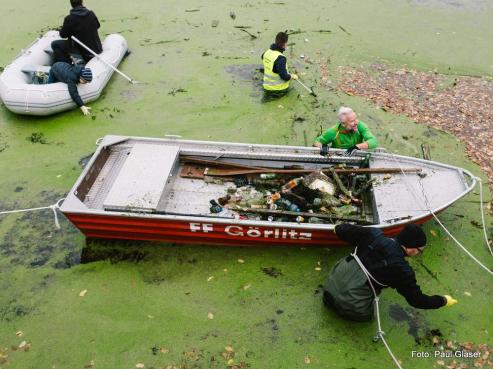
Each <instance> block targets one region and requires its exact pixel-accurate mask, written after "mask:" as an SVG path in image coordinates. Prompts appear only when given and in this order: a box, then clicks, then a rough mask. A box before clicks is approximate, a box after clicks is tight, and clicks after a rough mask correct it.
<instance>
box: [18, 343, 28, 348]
mask: <svg viewBox="0 0 493 369" xmlns="http://www.w3.org/2000/svg"><path fill="white" fill-rule="evenodd" d="M26 345H27V342H26V341H22V342H21V343H19V346H17V347H19V348H20V349H21V348H23V347H24V346H26Z"/></svg>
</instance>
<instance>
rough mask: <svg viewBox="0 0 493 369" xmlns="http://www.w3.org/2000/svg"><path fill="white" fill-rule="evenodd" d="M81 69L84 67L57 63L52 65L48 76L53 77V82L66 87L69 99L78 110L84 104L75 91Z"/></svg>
mask: <svg viewBox="0 0 493 369" xmlns="http://www.w3.org/2000/svg"><path fill="white" fill-rule="evenodd" d="M82 68H84V67H83V66H81V65H72V64H69V63H64V62H58V63H55V64H53V65H52V66H51V69H50V75H52V76H53V79H54V81H55V82H63V83H66V84H67V85H68V92H69V94H70V97H71V98H72V100H74V102H75V103H76V104H77V106H78V107H79V108H80V107H81V106H83V105H84V102H83V101H82V99H81V97H80V95H79V91H78V90H77V84H78V83H79V80H80V72H81V70H82Z"/></svg>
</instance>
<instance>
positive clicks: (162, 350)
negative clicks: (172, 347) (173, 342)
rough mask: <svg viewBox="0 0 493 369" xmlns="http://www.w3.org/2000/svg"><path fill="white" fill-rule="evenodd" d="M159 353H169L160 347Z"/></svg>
mask: <svg viewBox="0 0 493 369" xmlns="http://www.w3.org/2000/svg"><path fill="white" fill-rule="evenodd" d="M159 352H160V353H161V354H167V353H168V352H169V350H168V349H167V348H164V347H161V348H160V349H159Z"/></svg>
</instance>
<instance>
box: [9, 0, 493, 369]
mask: <svg viewBox="0 0 493 369" xmlns="http://www.w3.org/2000/svg"><path fill="white" fill-rule="evenodd" d="M87 6H88V7H90V8H92V9H94V10H95V11H96V13H97V15H98V17H99V18H100V20H101V33H102V35H106V34H109V33H113V32H119V33H121V34H122V35H123V36H124V37H126V38H127V40H128V42H129V45H130V48H131V51H132V54H131V55H130V56H129V57H128V58H126V59H125V60H124V61H123V63H122V64H121V65H120V67H121V69H122V70H123V71H124V72H125V73H126V74H128V75H130V76H131V77H132V78H134V79H136V80H138V81H142V82H143V83H141V84H136V85H131V84H129V83H128V82H127V81H125V80H124V79H122V78H121V77H119V76H118V75H114V76H113V77H112V79H111V81H110V83H109V84H108V86H107V87H106V89H105V91H104V94H103V96H102V97H101V98H100V99H99V100H98V101H97V102H94V103H91V104H90V106H91V107H92V112H93V115H92V117H89V118H88V117H84V116H82V114H81V112H80V111H78V110H74V111H71V112H66V113H63V114H59V115H56V116H52V117H47V118H39V117H37V118H36V117H23V116H17V115H13V114H11V113H10V112H8V111H7V110H6V108H5V107H4V106H3V105H2V106H0V173H1V176H0V209H2V210H3V209H19V208H30V207H37V206H45V205H51V204H53V203H55V202H56V201H57V200H58V199H60V198H62V197H64V195H65V194H66V193H67V191H68V190H69V189H70V187H71V186H72V184H73V183H74V181H75V180H76V178H77V177H78V176H79V174H80V172H81V170H82V166H83V165H84V163H86V162H87V160H88V157H89V156H90V154H91V153H92V152H94V150H95V142H96V140H97V139H98V138H99V137H102V136H104V135H106V134H119V135H137V136H153V137H163V136H164V135H166V134H175V135H181V136H182V137H184V138H187V139H200V140H217V141H240V142H254V143H271V144H290V145H305V144H306V145H310V144H311V143H312V141H313V139H314V137H315V136H316V135H317V134H318V133H319V131H320V129H321V127H322V129H325V128H327V127H328V126H330V125H332V124H334V123H335V121H336V114H335V112H336V110H337V109H338V107H339V106H341V105H347V106H351V107H353V108H354V109H355V111H356V112H357V113H358V114H359V117H360V119H361V120H363V121H364V122H366V123H367V124H368V125H369V126H370V128H371V129H372V130H373V132H374V133H375V135H376V137H377V138H378V140H379V142H380V145H381V146H383V147H386V148H387V149H388V150H390V151H392V152H397V153H399V154H404V155H411V156H416V157H421V155H422V152H421V146H422V144H425V145H428V146H429V147H430V148H431V155H432V159H433V160H436V161H440V162H444V163H449V164H453V165H456V166H459V167H463V168H465V169H468V170H470V171H472V172H473V173H474V174H476V175H478V176H481V178H483V180H484V181H485V185H484V190H485V200H486V201H487V202H489V201H490V199H491V195H490V191H489V189H488V185H487V177H486V175H485V172H483V171H481V169H480V168H479V166H478V164H480V165H482V168H483V169H484V170H485V171H488V168H489V167H490V166H491V159H490V162H489V163H486V164H484V163H483V162H481V161H480V160H479V159H481V158H483V159H484V160H486V161H487V160H488V157H490V155H488V154H487V153H488V152H489V151H488V150H489V148H488V144H489V142H488V140H489V139H488V138H487V136H484V134H485V132H484V130H487V129H489V130H491V123H492V122H491V112H490V115H489V116H488V115H478V114H479V113H478V109H483V108H484V107H480V106H477V105H476V101H475V97H474V94H469V95H467V100H464V101H460V100H461V99H462V98H461V96H466V95H464V94H465V92H464V91H463V90H461V88H462V86H463V83H465V82H467V81H469V78H477V79H474V81H485V82H484V83H487V84H490V83H491V77H492V76H493V62H492V60H493V48H492V47H491V39H493V28H492V27H491V19H492V17H493V9H492V5H491V2H489V1H481V0H478V1H474V2H469V1H463V0H419V1H418V0H407V1H405V0H367V1H355V0H348V1H344V2H342V1H332V0H330V1H318V0H317V1H314V0H309V1H305V2H303V3H301V2H291V1H285V2H284V1H269V2H249V1H244V2H232V1H225V0H218V1H215V2H213V3H207V4H206V3H204V2H201V1H195V0H190V1H188V0H187V1H181V2H179V1H166V2H162V1H158V0H147V1H144V2H123V3H122V2H118V1H116V0H106V1H104V2H96V1H90V0H87ZM68 8H69V4H68V1H65V0H49V1H48V0H40V1H34V0H28V1H23V2H19V1H14V0H3V1H2V4H1V9H2V15H3V17H2V19H3V21H2V23H1V24H0V40H1V43H0V44H1V45H2V46H1V51H2V52H1V53H0V66H2V67H4V66H6V65H7V64H8V63H9V62H10V61H11V60H12V59H13V58H14V57H15V56H16V55H17V54H18V53H19V52H20V50H21V49H22V48H25V47H26V46H27V45H29V44H30V43H31V42H32V41H33V40H34V39H35V38H36V37H37V36H38V35H39V34H40V33H43V32H45V31H46V30H48V29H50V28H53V27H58V26H59V25H61V22H62V20H63V16H64V15H65V14H66V13H67V12H68ZM286 29H288V30H289V32H290V34H291V36H290V40H289V43H290V46H289V48H288V50H287V51H286V55H287V56H288V59H289V64H290V66H291V69H294V70H296V71H297V73H298V75H299V76H300V78H301V80H302V81H303V82H304V83H305V84H307V85H308V86H310V87H313V88H314V91H315V93H316V94H317V95H318V97H317V98H314V97H313V96H310V95H309V94H308V93H307V92H306V91H305V90H303V89H301V88H300V86H299V85H296V84H295V85H293V86H292V90H291V91H290V93H289V94H288V95H287V96H285V97H282V98H281V99H279V100H277V101H271V102H265V101H264V100H263V96H262V92H261V78H262V76H261V74H260V72H259V68H260V55H261V54H262V52H263V51H265V49H266V48H267V47H268V46H269V45H270V44H271V43H272V41H273V38H274V36H275V34H276V33H277V32H278V31H280V30H286ZM376 65H381V66H384V68H385V69H384V70H383V71H381V70H378V69H375V66H376ZM348 71H353V72H354V73H362V74H361V77H362V78H359V79H358V80H357V81H355V80H353V79H351V74H348ZM385 71H389V72H388V73H389V74H392V75H394V74H396V73H397V75H399V76H400V77H399V78H401V79H398V80H395V79H394V78H393V77H392V76H389V74H383V73H384V72H385ZM399 71H404V72H403V73H404V74H402V75H401V74H399V73H401V72H399ZM385 73H387V72H385ZM407 75H410V76H422V79H423V81H426V80H427V78H430V79H431V80H432V82H433V83H431V84H430V86H431V87H432V88H431V89H428V84H427V83H423V84H419V86H420V88H419V91H420V92H417V91H416V88H415V91H413V92H412V93H411V91H410V90H406V88H407V87H406V85H403V84H404V83H405V82H406V80H405V79H404V78H403V76H404V77H405V76H407ZM367 76H368V77H367ZM363 77H364V78H363ZM366 78H368V79H367V80H366ZM387 81H390V82H389V83H390V84H392V86H395V89H394V90H391V91H392V92H393V93H395V94H399V95H402V96H401V97H402V99H406V100H405V104H404V103H402V101H404V100H402V99H401V100H399V99H395V100H392V102H393V105H392V106H391V105H389V104H388V102H389V101H390V100H389V99H390V97H391V96H390V95H388V94H387V95H385V99H386V100H385V99H384V101H383V102H387V104H383V103H382V102H381V100H380V99H379V98H377V97H378V96H381V91H380V90H378V89H380V88H381V87H383V86H387V84H386V83H387ZM356 82H358V83H356ZM455 82H457V83H456V84H455V85H454V83H455ZM408 83H409V84H410V85H409V86H411V87H412V86H414V87H416V86H418V84H416V83H415V82H412V81H408ZM412 83H415V84H414V85H413V84H412ZM478 83H479V82H478ZM481 83H483V82H481ZM480 86H482V85H479V87H480ZM349 87H351V88H349ZM411 87H409V88H411ZM481 93H482V94H487V96H486V97H485V99H486V100H484V101H491V100H487V99H491V89H487V88H485V89H483V90H482V91H481ZM379 94H380V95H379ZM442 94H443V95H442ZM451 94H452V95H453V96H456V97H457V99H459V100H457V99H441V100H440V103H441V104H443V108H440V109H434V110H433V113H436V114H438V115H437V116H430V119H425V118H424V117H423V115H424V114H425V113H426V114H428V112H430V109H431V108H429V104H430V102H433V101H436V100H433V99H438V98H440V97H443V96H445V95H447V96H448V95H451ZM461 94H462V95H461ZM481 96H483V95H481ZM421 97H423V99H424V100H420V99H421ZM426 97H429V102H428V103H427V102H426V101H425V100H426ZM399 104H404V105H405V108H401V106H404V105H399ZM449 104H456V105H457V106H461V107H464V109H463V111H462V113H463V114H464V117H462V116H461V117H460V120H459V121H458V122H457V123H458V124H460V129H458V130H453V129H449V128H450V127H449V124H448V123H447V124H446V126H440V124H438V123H441V122H443V123H445V122H455V121H454V120H452V121H449V120H446V119H448V118H447V117H446V116H445V115H447V114H448V113H447V112H448V111H449V110H448V109H450V106H449ZM396 106H397V107H399V108H398V109H397V108H394V107H396ZM413 106H414V107H415V108H416V112H417V113H416V114H410V113H409V112H410V109H411V108H412V107H413ZM423 106H425V107H426V109H424V108H422V107H423ZM471 107H472V109H471ZM411 110H412V109H411ZM440 114H443V115H444V117H442V116H441V115H440ZM442 118H443V119H442ZM483 118H484V121H483ZM478 120H479V122H478ZM416 122H419V123H416ZM435 122H436V123H437V124H435ZM428 123H430V124H428ZM431 123H433V124H431ZM476 127H481V128H480V129H478V130H477V131H476V130H475V129H476ZM436 128H441V129H440V130H438V129H436ZM471 129H472V130H473V131H472V132H471ZM451 133H453V135H452V134H451ZM474 136H477V137H478V140H477V141H473V137H474ZM481 137H485V139H484V140H483V139H479V138H481ZM470 143H472V144H473V145H472V146H471V145H470ZM468 152H469V157H468V155H467V153H468ZM471 152H473V153H471ZM474 153H476V154H474ZM475 155H477V156H475ZM470 158H472V159H474V160H475V161H476V163H474V162H473V161H471V160H470ZM443 185H444V187H445V186H446V185H447V184H446V183H444V184H443ZM485 205H486V204H485ZM440 219H441V220H442V221H443V222H444V224H446V226H447V227H448V228H449V229H450V230H451V232H452V233H453V234H454V235H456V236H457V237H458V238H459V239H460V240H461V241H463V242H464V243H465V245H466V246H467V247H468V248H469V249H470V250H471V251H472V252H473V253H474V254H475V255H476V256H477V257H478V258H479V259H481V260H483V261H484V262H485V263H486V264H487V265H489V266H491V265H493V262H492V259H491V256H490V254H489V252H488V250H487V248H486V245H485V244H484V241H483V239H482V231H481V229H480V214H479V195H478V190H477V189H476V190H475V191H474V192H473V193H471V194H470V195H468V196H467V197H465V198H464V199H461V200H460V201H458V202H457V203H456V204H454V205H453V206H451V207H450V208H449V209H448V210H446V211H444V212H443V213H441V214H440ZM60 223H61V229H60V230H57V229H56V228H55V226H54V221H53V215H52V212H51V210H46V211H40V212H35V213H27V214H18V215H9V216H2V217H1V218H0V271H1V274H0V291H1V292H0V368H9V369H26V368H33V369H34V368H36V369H38V368H50V369H63V368H70V369H74V368H75V369H76V368H81V369H83V368H86V369H91V368H95V369H96V368H101V369H103V368H115V369H120V368H129V369H131V368H147V369H149V368H262V369H279V368H284V369H293V368H320V369H322V368H323V369H326V368H337V369H348V368H357V369H372V368H375V369H377V368H378V369H380V368H391V367H392V365H393V364H392V362H391V360H390V357H389V356H388V354H387V352H386V350H385V348H384V346H383V345H382V344H381V343H373V342H372V337H373V336H374V334H375V331H376V325H375V323H374V322H373V323H363V324H355V323H350V322H346V321H343V320H341V319H340V318H338V317H337V316H336V315H335V314H334V313H332V312H330V311H327V310H326V309H325V308H324V307H323V305H322V302H321V293H320V285H321V284H322V283H323V282H324V279H325V277H326V275H327V273H328V271H329V269H330V268H331V266H332V265H334V263H335V262H336V261H337V260H338V259H339V258H341V257H344V256H345V255H347V254H348V253H349V251H350V250H349V249H348V248H340V249H329V248H326V249H324V248H317V249H301V248H267V247H263V246H262V245H261V244H259V247H257V248H225V247H207V246H183V245H169V244H151V243H139V242H102V241H92V240H91V241H89V242H87V243H86V240H85V239H84V237H83V236H82V235H81V234H80V233H79V232H78V231H77V230H76V229H75V228H74V227H72V226H71V225H70V223H69V222H68V221H66V220H65V219H61V221H60ZM487 227H488V234H489V235H490V236H491V228H490V227H491V218H490V217H488V218H487ZM425 231H426V234H427V236H428V240H429V243H428V247H427V249H426V251H425V252H424V254H423V255H422V256H419V257H417V258H415V259H413V260H411V261H410V262H411V264H412V266H413V267H414V268H415V270H416V275H417V279H418V282H419V284H420V285H421V287H422V289H423V291H425V292H427V293H430V294H435V293H436V294H450V295H452V296H454V297H455V298H457V299H458V301H459V303H458V304H457V305H455V306H453V307H450V308H443V309H440V310H436V311H423V310H416V309H413V308H411V307H409V306H408V305H407V303H406V301H405V300H404V299H403V298H402V297H401V296H400V295H398V294H397V293H396V292H395V291H393V290H386V291H384V292H383V293H382V295H381V311H382V324H383V327H384V330H385V331H386V338H387V340H388V342H389V343H390V345H391V347H392V349H393V351H394V353H395V354H396V356H397V357H398V358H399V360H400V361H401V362H402V365H403V367H404V368H413V369H429V368H441V367H448V368H473V367H477V368H488V367H491V359H489V358H488V353H487V352H488V351H491V344H492V341H491V332H492V331H493V310H492V309H491V306H490V305H491V294H492V286H493V284H492V280H491V277H490V276H489V275H487V273H485V272H484V271H482V270H480V269H479V268H478V267H477V265H476V264H475V263H474V262H473V261H471V259H469V258H468V257H467V256H465V254H464V253H463V252H462V251H460V250H459V249H458V248H457V247H456V245H455V244H454V243H453V242H452V241H451V240H450V239H449V237H447V235H446V234H445V232H444V231H443V230H441V229H440V228H439V226H438V225H437V224H435V223H434V222H428V223H427V224H426V225H425ZM455 349H457V350H461V349H464V350H466V351H467V352H471V351H472V352H480V355H481V357H480V358H472V359H464V358H453V357H452V358H451V357H435V356H434V351H435V350H437V351H439V352H451V351H453V350H455ZM468 350H469V351H468ZM413 352H414V353H413ZM422 352H424V353H430V357H422V356H426V354H419V353H422ZM416 353H418V354H416ZM418 356H421V357H418ZM488 360H490V361H489V362H488ZM461 365H462V366H461Z"/></svg>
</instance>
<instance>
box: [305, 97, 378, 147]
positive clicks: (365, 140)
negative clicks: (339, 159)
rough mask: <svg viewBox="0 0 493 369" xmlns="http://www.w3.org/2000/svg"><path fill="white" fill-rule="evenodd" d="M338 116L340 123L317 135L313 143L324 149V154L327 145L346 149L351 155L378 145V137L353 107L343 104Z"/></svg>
mask: <svg viewBox="0 0 493 369" xmlns="http://www.w3.org/2000/svg"><path fill="white" fill-rule="evenodd" d="M337 117H338V118H339V122H340V123H338V124H336V125H334V126H332V127H330V128H329V129H328V130H327V131H325V133H323V134H322V135H320V136H319V137H317V139H316V140H315V143H314V144H313V146H315V147H320V148H321V149H322V152H321V153H322V155H325V154H326V150H327V147H333V148H337V149H346V155H347V156H351V154H352V153H353V152H354V151H355V150H367V149H374V148H376V147H377V146H378V142H377V139H376V138H375V136H373V134H372V133H371V131H370V128H368V126H367V125H366V124H365V123H363V122H362V121H360V120H358V117H357V115H356V113H355V112H354V111H353V109H351V108H348V107H345V106H342V107H341V108H340V109H339V112H338V113H337ZM327 145H328V146H327Z"/></svg>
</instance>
